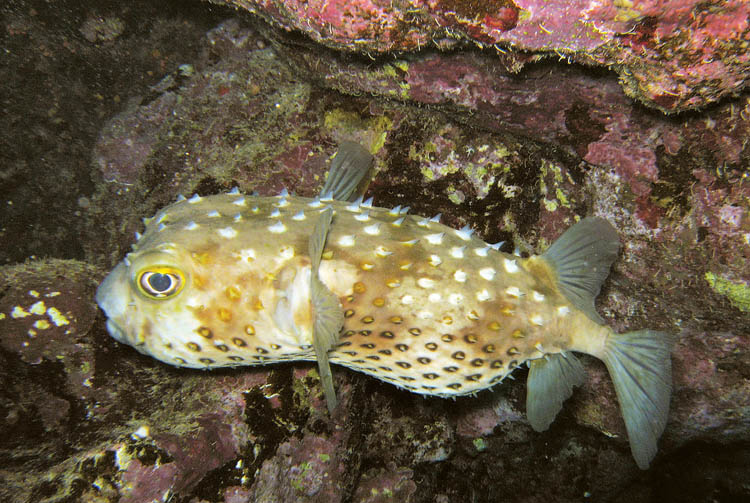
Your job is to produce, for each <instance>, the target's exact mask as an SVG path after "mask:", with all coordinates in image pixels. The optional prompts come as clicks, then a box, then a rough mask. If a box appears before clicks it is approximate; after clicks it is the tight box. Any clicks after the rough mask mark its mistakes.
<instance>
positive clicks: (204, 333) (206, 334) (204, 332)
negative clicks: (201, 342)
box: [196, 327, 214, 339]
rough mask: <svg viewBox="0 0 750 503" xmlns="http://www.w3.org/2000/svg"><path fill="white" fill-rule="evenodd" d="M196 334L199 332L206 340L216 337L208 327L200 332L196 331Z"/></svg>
mask: <svg viewBox="0 0 750 503" xmlns="http://www.w3.org/2000/svg"><path fill="white" fill-rule="evenodd" d="M196 332H198V335H200V336H201V337H204V338H206V339H210V338H211V337H213V336H214V334H213V333H211V329H210V328H208V327H200V328H199V329H198V330H196Z"/></svg>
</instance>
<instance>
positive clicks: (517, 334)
mask: <svg viewBox="0 0 750 503" xmlns="http://www.w3.org/2000/svg"><path fill="white" fill-rule="evenodd" d="M510 335H511V337H513V338H514V339H523V338H524V337H526V334H524V333H523V332H522V331H521V330H520V329H518V328H517V329H515V330H513V333H512V334H510Z"/></svg>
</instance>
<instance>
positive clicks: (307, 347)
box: [299, 344, 312, 351]
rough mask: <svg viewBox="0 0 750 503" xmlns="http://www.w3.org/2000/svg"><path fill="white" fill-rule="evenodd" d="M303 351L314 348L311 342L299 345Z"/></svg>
mask: <svg viewBox="0 0 750 503" xmlns="http://www.w3.org/2000/svg"><path fill="white" fill-rule="evenodd" d="M299 348H300V349H301V350H303V351H307V350H308V349H312V345H310V344H303V345H301V346H300V347H299Z"/></svg>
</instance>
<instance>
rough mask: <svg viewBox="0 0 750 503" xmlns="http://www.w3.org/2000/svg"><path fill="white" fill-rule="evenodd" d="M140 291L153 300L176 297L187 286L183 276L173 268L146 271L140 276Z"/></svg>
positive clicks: (138, 280)
mask: <svg viewBox="0 0 750 503" xmlns="http://www.w3.org/2000/svg"><path fill="white" fill-rule="evenodd" d="M136 284H137V285H138V289H139V290H140V291H141V293H143V294H144V295H146V296H147V297H151V298H152V299H166V298H169V297H174V296H175V295H177V294H178V293H180V290H182V287H183V285H184V284H185V280H184V276H183V274H182V273H181V272H180V271H178V270H176V269H174V268H172V267H156V268H150V269H146V270H145V271H142V272H140V273H139V274H138V277H137V280H136Z"/></svg>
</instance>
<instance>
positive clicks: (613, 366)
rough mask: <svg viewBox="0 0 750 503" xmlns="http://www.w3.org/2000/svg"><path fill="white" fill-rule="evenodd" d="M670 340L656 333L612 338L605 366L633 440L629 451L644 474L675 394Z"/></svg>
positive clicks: (629, 334)
mask: <svg viewBox="0 0 750 503" xmlns="http://www.w3.org/2000/svg"><path fill="white" fill-rule="evenodd" d="M671 345H672V341H671V338H670V337H669V336H668V335H667V334H664V333H661V332H656V331H653V330H640V331H637V332H628V333H626V334H619V335H615V334H612V335H611V336H610V337H609V338H608V339H607V343H606V350H605V354H604V363H605V364H606V365H607V369H608V370H609V374H610V376H612V381H614V383H615V391H616V392H617V399H618V401H619V402H620V408H621V409H622V416H623V418H624V419H625V427H626V429H627V431H628V439H629V440H630V451H631V452H632V453H633V458H635V462H636V463H637V464H638V467H639V468H640V469H642V470H645V469H646V468H648V465H649V464H650V463H651V460H652V459H653V458H654V456H655V455H656V442H657V440H658V439H659V437H660V436H661V434H662V432H663V431H664V426H665V425H666V424H667V414H668V412H669V396H670V394H671V392H672V365H671V360H670V355H669V353H670V350H671Z"/></svg>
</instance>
